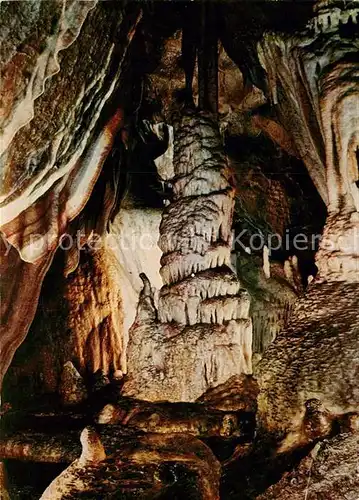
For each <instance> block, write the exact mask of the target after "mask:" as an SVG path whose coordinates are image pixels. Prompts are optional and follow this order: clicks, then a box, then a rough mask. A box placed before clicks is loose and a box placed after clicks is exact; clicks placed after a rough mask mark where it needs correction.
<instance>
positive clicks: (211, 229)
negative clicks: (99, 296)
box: [123, 114, 252, 401]
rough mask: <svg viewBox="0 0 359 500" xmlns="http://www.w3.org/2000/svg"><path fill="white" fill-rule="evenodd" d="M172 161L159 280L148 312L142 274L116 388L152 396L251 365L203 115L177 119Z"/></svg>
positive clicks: (166, 396)
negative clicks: (122, 370) (121, 375)
mask: <svg viewBox="0 0 359 500" xmlns="http://www.w3.org/2000/svg"><path fill="white" fill-rule="evenodd" d="M173 167H174V171H173V175H172V174H171V173H169V174H167V177H166V178H167V179H168V177H169V178H170V179H171V180H172V182H173V197H174V199H173V202H172V203H171V204H170V205H169V206H168V207H167V208H166V209H165V210H164V213H163V216H162V222H161V225H160V239H159V245H160V248H161V249H162V251H163V255H162V258H161V269H160V273H161V276H162V279H163V282H164V286H163V287H162V288H161V290H160V294H159V301H158V310H157V309H156V308H155V306H154V303H153V295H152V291H151V287H150V284H149V283H148V282H147V278H144V289H143V291H142V293H141V296H140V302H139V306H138V311H137V316H136V319H135V322H134V324H133V326H132V328H131V330H130V340H129V346H128V366H129V370H128V374H127V380H126V381H125V384H124V389H123V391H124V394H125V395H129V396H135V397H138V398H142V399H147V400H152V401H156V400H169V401H194V400H195V399H196V398H198V397H199V396H200V395H201V394H203V393H204V392H205V391H206V390H207V389H208V388H209V387H213V386H215V385H218V384H221V383H223V382H225V381H226V380H227V379H228V378H230V377H231V376H233V375H238V374H240V373H251V369H252V368H251V344H252V325H251V321H250V319H249V306H250V301H249V296H248V293H247V291H246V290H244V289H242V288H241V285H240V283H239V282H238V280H237V277H236V275H235V274H234V272H233V271H232V270H231V268H230V254H231V244H232V233H231V225H232V217H233V209H234V184H233V176H232V173H231V171H230V169H229V167H228V163H227V160H226V157H225V155H224V153H223V149H222V142H221V137H220V134H219V130H218V126H217V125H216V123H215V122H214V121H213V119H212V118H211V117H208V116H206V115H201V114H200V115H198V116H192V115H190V116H184V117H183V118H181V119H180V121H179V122H178V123H176V125H175V128H174V158H173ZM179 371H180V372H181V373H182V376H181V377H178V373H179Z"/></svg>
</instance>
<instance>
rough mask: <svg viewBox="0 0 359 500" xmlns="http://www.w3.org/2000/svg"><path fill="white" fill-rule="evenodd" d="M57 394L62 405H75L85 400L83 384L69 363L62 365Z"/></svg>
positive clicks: (85, 394) (85, 391)
mask: <svg viewBox="0 0 359 500" xmlns="http://www.w3.org/2000/svg"><path fill="white" fill-rule="evenodd" d="M59 392H60V396H61V400H62V403H63V404H64V405H74V404H75V405H76V404H79V403H83V402H84V401H85V400H86V399H87V396H88V394H87V389H86V385H85V382H84V380H83V378H82V377H81V375H80V374H79V372H78V371H77V370H76V368H75V367H74V365H73V364H72V363H71V361H68V362H67V363H65V364H64V367H63V370H62V374H61V381H60V387H59Z"/></svg>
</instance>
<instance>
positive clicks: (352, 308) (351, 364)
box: [256, 282, 359, 446]
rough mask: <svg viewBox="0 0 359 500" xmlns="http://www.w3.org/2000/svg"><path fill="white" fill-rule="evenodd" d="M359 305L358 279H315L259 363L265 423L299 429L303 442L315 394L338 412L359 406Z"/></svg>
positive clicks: (283, 431)
mask: <svg viewBox="0 0 359 500" xmlns="http://www.w3.org/2000/svg"><path fill="white" fill-rule="evenodd" d="M358 310H359V298H358V286H357V284H356V283H345V282H342V283H338V282H334V283H314V282H313V284H312V285H311V286H310V287H309V288H308V290H307V292H306V294H305V295H304V296H303V297H302V298H301V299H300V300H299V301H298V302H297V303H296V305H295V308H294V311H293V314H292V320H291V322H290V324H289V326H288V328H287V329H286V330H285V331H284V332H282V334H281V335H280V336H279V337H278V338H277V339H276V341H275V342H274V343H273V344H271V345H270V346H269V347H268V348H267V350H266V352H265V354H264V357H263V359H262V361H261V362H260V364H259V366H258V369H257V373H256V375H257V380H258V384H259V388H260V393H259V397H258V422H259V425H260V426H261V427H262V428H264V429H266V430H267V431H269V432H273V433H275V434H276V433H277V434H279V435H281V436H285V435H287V434H289V433H290V432H291V433H292V432H295V433H297V434H296V435H297V438H298V442H301V441H302V437H303V436H302V432H301V429H302V423H303V418H304V416H305V404H306V402H307V401H308V400H311V399H312V398H315V399H318V400H319V401H320V402H321V404H322V405H323V407H324V408H325V410H326V411H327V412H328V413H329V414H330V415H331V416H332V417H333V418H334V417H337V418H338V417H340V416H342V415H344V414H347V413H350V412H356V411H358V408H359V391H358V387H357V384H356V379H357V375H356V374H357V372H358V369H359V364H358V356H357V352H358V349H359V322H358ZM319 434H320V433H319ZM312 439H314V436H312ZM291 445H293V446H295V443H291Z"/></svg>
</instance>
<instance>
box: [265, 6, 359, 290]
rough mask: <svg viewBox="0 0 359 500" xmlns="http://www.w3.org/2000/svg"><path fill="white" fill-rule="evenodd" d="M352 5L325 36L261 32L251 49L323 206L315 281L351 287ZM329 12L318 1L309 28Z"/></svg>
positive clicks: (356, 132) (357, 137)
mask: <svg viewBox="0 0 359 500" xmlns="http://www.w3.org/2000/svg"><path fill="white" fill-rule="evenodd" d="M353 4H354V2H348V5H347V7H346V8H345V9H341V11H340V20H341V23H339V20H338V22H336V23H334V22H333V23H331V24H330V31H331V33H330V36H325V35H324V34H323V33H321V32H317V33H315V31H313V30H311V29H309V28H308V30H307V31H305V32H303V33H302V34H300V35H298V36H290V37H289V36H284V35H279V34H274V33H267V34H265V36H264V37H263V39H262V40H261V42H260V44H259V54H260V58H261V62H262V65H263V66H264V68H265V69H266V71H267V74H268V81H269V87H270V92H271V100H272V102H273V104H275V105H276V108H277V112H278V116H279V118H280V121H281V122H282V125H283V126H284V128H285V129H286V130H290V131H291V134H292V138H293V142H294V144H295V146H296V149H297V151H298V154H299V156H300V157H301V158H302V159H303V161H304V163H305V165H306V166H307V168H308V171H309V174H310V176H311V178H312V180H313V182H314V184H315V186H316V188H317V189H318V192H319V194H320V195H321V197H322V199H323V201H324V202H325V204H326V205H327V209H328V219H327V224H326V227H325V229H324V235H323V236H324V237H323V239H322V241H321V243H320V247H319V248H320V249H319V252H318V254H317V256H316V264H317V266H318V269H319V277H320V279H322V280H323V281H350V282H358V281H359V248H358V247H359V217H358V214H359V187H358V184H359V182H358V181H359V171H358V162H357V151H358V149H359V87H358V83H357V82H358V76H359V65H358V62H357V58H356V54H357V53H358V50H359V39H358V37H346V38H345V37H344V35H343V33H342V30H343V29H344V30H345V29H347V30H348V29H349V30H350V29H351V27H352V26H353V22H354V21H353V18H354V17H355V19H356V18H357V15H358V8H356V9H353V8H352V7H353ZM323 9H324V10H323ZM336 10H337V9H336V7H335V5H334V3H333V2H329V1H326V2H320V3H319V4H318V5H317V8H316V12H315V15H314V17H313V22H314V23H317V25H318V23H320V16H321V15H322V13H323V12H324V11H325V16H326V22H327V27H329V21H328V19H329V20H330V19H333V16H334V18H335V16H336ZM354 14H355V16H354ZM349 19H351V20H352V21H350V20H349Z"/></svg>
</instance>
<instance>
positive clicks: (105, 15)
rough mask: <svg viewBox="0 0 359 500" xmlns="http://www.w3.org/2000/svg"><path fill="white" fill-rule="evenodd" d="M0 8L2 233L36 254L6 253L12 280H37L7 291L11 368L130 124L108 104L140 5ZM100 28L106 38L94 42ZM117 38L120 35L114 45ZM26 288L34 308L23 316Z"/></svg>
mask: <svg viewBox="0 0 359 500" xmlns="http://www.w3.org/2000/svg"><path fill="white" fill-rule="evenodd" d="M114 9H115V11H114ZM114 12H116V13H117V15H114ZM1 14H2V15H1V22H2V28H4V31H3V29H2V33H4V34H5V38H6V43H5V47H4V51H2V58H3V59H2V61H1V63H2V68H1V69H2V79H1V83H2V88H1V95H2V99H3V108H4V112H3V115H2V125H3V134H4V135H3V137H2V140H1V146H2V148H3V149H4V150H3V152H2V156H1V175H2V184H1V189H2V191H1V201H0V205H1V231H2V233H3V234H4V235H5V238H6V244H7V243H8V242H9V243H11V245H13V246H14V247H15V248H16V249H17V250H18V251H19V252H20V255H21V258H22V259H23V260H25V261H26V262H35V261H36V264H34V266H33V267H32V268H30V267H29V269H28V271H27V270H26V269H25V268H24V265H23V264H21V263H20V262H19V263H18V266H15V264H14V262H15V257H14V258H12V257H11V256H10V257H6V258H5V259H4V261H5V262H4V264H3V273H2V275H3V280H4V281H5V283H7V282H9V281H11V280H12V281H13V276H15V277H16V276H19V275H20V273H22V276H23V277H24V279H25V280H31V283H27V285H26V286H23V285H22V282H21V280H20V279H18V281H17V283H16V288H17V290H18V291H17V293H16V297H15V296H11V293H10V292H11V290H13V287H10V290H5V294H4V295H5V297H6V299H5V300H4V308H5V311H4V314H3V316H2V317H3V318H6V323H7V325H6V329H5V331H4V332H2V333H1V342H2V346H1V353H2V358H3V359H2V362H1V370H2V375H3V372H5V371H6V369H7V367H8V365H9V363H10V361H11V359H12V356H13V353H14V351H15V350H16V348H17V347H18V345H19V344H20V343H21V342H22V341H23V339H24V338H25V336H26V333H27V331H28V328H29V325H30V323H31V321H32V319H33V317H34V313H35V309H36V304H37V298H38V296H39V292H40V289H41V285H42V280H43V277H44V275H45V272H46V270H47V268H48V265H49V263H50V262H51V259H52V254H53V252H54V250H55V248H56V246H57V244H58V241H59V237H60V236H61V234H62V233H64V232H65V231H66V230H67V226H68V223H69V221H70V220H72V219H74V218H75V217H76V215H78V213H79V212H80V211H81V210H82V208H83V207H84V205H85V203H86V202H87V200H88V198H89V196H90V194H91V191H92V188H93V186H94V183H95V181H96V179H97V177H98V175H99V173H100V170H101V168H102V165H103V163H104V160H105V158H106V156H107V154H108V152H109V149H110V148H111V146H112V143H113V140H114V137H115V135H116V133H117V131H118V129H119V127H120V126H121V124H123V113H122V111H121V110H119V109H118V106H116V105H112V106H110V108H109V107H108V106H109V102H110V99H111V98H113V96H114V95H115V93H116V91H117V89H118V88H119V85H120V77H121V73H122V63H123V60H124V56H125V54H126V51H127V48H128V45H129V43H130V41H131V40H132V37H133V34H134V28H135V26H136V23H137V22H138V20H139V17H140V11H139V9H138V8H137V11H136V9H135V11H134V12H133V13H132V14H131V16H132V18H131V19H126V22H124V16H123V11H122V7H121V6H120V5H119V4H116V5H115V4H113V5H112V4H111V5H110V4H107V3H105V2H99V3H98V4H96V2H66V3H65V2H58V1H52V2H41V3H38V2H6V3H4V5H2V13H1ZM97 30H100V31H101V32H102V33H103V36H102V37H101V40H100V41H99V43H92V35H93V32H94V31H97ZM114 36H118V37H119V38H120V39H121V42H120V44H119V46H118V48H116V49H115V43H114V39H113V37H114ZM14 252H15V251H12V255H15V254H14ZM32 275H36V278H35V277H34V279H31V276H32ZM6 287H7V285H5V287H4V288H6ZM28 295H30V296H32V301H31V307H30V306H29V307H27V310H26V312H25V314H24V319H23V320H22V322H21V324H19V322H18V318H17V311H18V310H19V308H21V306H19V304H21V303H27V302H29V301H28V298H27V297H28ZM10 301H11V307H10V306H9V307H8V304H10ZM16 304H18V306H16ZM2 305H3V304H2ZM4 324H5V322H4V321H2V328H3V327H4Z"/></svg>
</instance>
